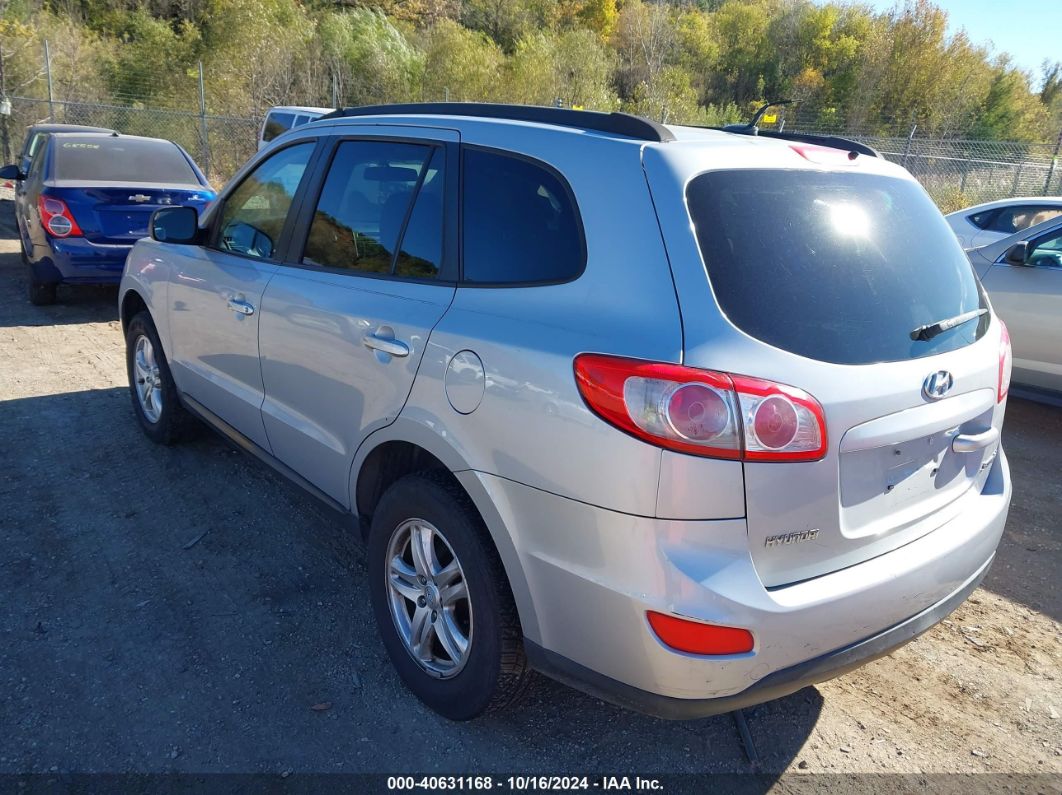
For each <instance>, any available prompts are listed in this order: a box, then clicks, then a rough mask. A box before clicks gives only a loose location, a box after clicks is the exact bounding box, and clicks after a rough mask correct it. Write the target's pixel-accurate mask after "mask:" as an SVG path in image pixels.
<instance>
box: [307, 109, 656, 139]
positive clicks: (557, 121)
mask: <svg viewBox="0 0 1062 795" xmlns="http://www.w3.org/2000/svg"><path fill="white" fill-rule="evenodd" d="M384 115H387V116H396V115H401V116H406V115H411V116H412V115H415V116H422V115H424V116H427V115H432V116H473V117H476V118H489V119H507V120H511V121H528V122H535V123H538V124H553V125H556V126H558V127H574V128H576V129H580V130H593V131H594V132H604V133H611V134H613V135H622V136H626V137H628V138H636V139H638V140H641V141H653V142H655V143H666V142H668V141H674V140H675V136H674V134H673V133H672V132H671V130H669V129H668V128H667V127H665V126H664V125H662V124H658V123H657V122H655V121H652V120H650V119H645V118H642V117H641V116H633V115H631V114H629V113H602V112H600V111H593V110H571V109H569V108H552V107H545V106H541V105H503V104H496V103H490V102H413V103H406V104H398V105H364V106H361V107H354V108H340V109H339V110H336V111H334V112H332V113H329V114H327V115H325V116H322V117H321V119H339V118H348V117H356V116H384Z"/></svg>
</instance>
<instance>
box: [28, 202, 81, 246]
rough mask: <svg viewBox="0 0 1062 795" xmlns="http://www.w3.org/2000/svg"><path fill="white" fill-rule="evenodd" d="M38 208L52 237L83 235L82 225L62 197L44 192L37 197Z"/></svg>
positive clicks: (42, 222) (42, 221)
mask: <svg viewBox="0 0 1062 795" xmlns="http://www.w3.org/2000/svg"><path fill="white" fill-rule="evenodd" d="M37 209H38V210H39V211H40V214H41V224H43V225H44V228H45V230H46V231H47V232H48V234H50V235H51V236H52V237H80V236H81V227H79V226H78V225H77V221H75V220H74V215H73V213H71V212H70V208H69V207H67V206H66V202H64V201H63V200H62V199H56V198H55V197H54V196H46V195H44V194H43V193H42V194H41V195H39V196H38V197H37Z"/></svg>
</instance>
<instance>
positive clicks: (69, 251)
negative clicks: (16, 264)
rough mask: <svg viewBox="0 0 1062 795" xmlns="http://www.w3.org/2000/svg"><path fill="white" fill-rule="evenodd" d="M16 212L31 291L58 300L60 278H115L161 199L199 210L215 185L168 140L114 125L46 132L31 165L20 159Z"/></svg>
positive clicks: (12, 173) (45, 300) (7, 170)
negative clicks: (24, 166) (108, 129)
mask: <svg viewBox="0 0 1062 795" xmlns="http://www.w3.org/2000/svg"><path fill="white" fill-rule="evenodd" d="M0 178H2V179H15V180H18V187H17V188H16V197H15V217H16V220H17V222H18V229H19V236H20V237H21V239H22V255H23V259H24V260H25V261H26V263H27V265H28V266H29V269H30V273H29V299H30V302H31V303H34V304H37V305H44V304H51V303H54V302H55V297H56V287H57V286H58V285H59V284H117V283H118V282H119V280H120V279H121V278H122V268H123V267H124V265H125V257H126V255H127V254H128V253H129V250H130V249H131V248H132V247H133V243H135V242H136V241H137V240H139V239H140V238H142V237H146V236H147V234H148V222H149V221H150V219H151V214H152V213H153V212H154V211H155V210H157V209H159V208H160V207H173V206H177V205H186V206H190V207H195V208H196V210H197V211H199V212H202V211H203V209H204V208H205V207H206V205H207V204H209V203H210V202H211V201H212V200H213V199H214V196H215V194H214V191H213V190H211V188H210V186H209V185H208V183H207V180H206V177H205V176H203V172H202V171H200V170H199V167H198V166H197V165H196V164H195V161H193V160H192V158H191V157H190V156H189V155H188V153H187V152H186V151H184V149H182V148H181V147H180V146H178V145H177V144H175V143H173V142H172V141H166V140H162V139H159V138H141V137H137V136H132V135H119V134H118V133H109V134H108V133H50V134H47V135H46V136H45V137H44V140H43V141H41V143H40V144H39V145H38V146H37V147H36V151H35V152H34V154H33V160H32V162H31V164H30V167H29V172H28V173H25V174H23V173H22V172H21V168H20V167H19V166H17V165H11V166H5V167H4V168H3V169H0Z"/></svg>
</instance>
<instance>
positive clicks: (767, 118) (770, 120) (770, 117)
mask: <svg viewBox="0 0 1062 795" xmlns="http://www.w3.org/2000/svg"><path fill="white" fill-rule="evenodd" d="M776 121H778V114H777V113H764V114H763V123H764V124H774V123H775V122H776Z"/></svg>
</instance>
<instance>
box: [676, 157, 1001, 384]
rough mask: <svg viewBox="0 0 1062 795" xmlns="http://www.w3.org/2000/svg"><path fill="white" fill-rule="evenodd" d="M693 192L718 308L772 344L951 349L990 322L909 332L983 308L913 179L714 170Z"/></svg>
mask: <svg viewBox="0 0 1062 795" xmlns="http://www.w3.org/2000/svg"><path fill="white" fill-rule="evenodd" d="M686 199H687V203H688V206H689V211H690V216H691V218H692V220H693V224H694V228H695V230H696V234H697V243H698V245H699V246H700V250H701V255H702V257H703V258H704V263H705V266H706V267H707V269H708V277H709V279H710V280H711V284H712V289H713V290H714V291H715V295H716V299H717V300H718V301H719V304H720V306H721V307H722V309H723V312H724V313H725V314H726V315H727V317H728V318H729V319H730V321H731V322H732V323H733V324H734V325H736V326H737V327H738V328H740V329H741V330H742V331H744V332H745V333H746V334H749V335H751V336H753V337H755V338H757V339H759V340H762V341H763V342H766V343H769V344H770V345H774V346H775V347H778V348H782V349H783V350H787V351H790V352H792V353H796V354H799V355H801V356H807V357H809V358H812V359H819V360H821V361H827V362H836V363H839V364H869V363H871V362H882V361H899V360H903V359H916V358H919V357H921V356H928V355H930V354H935V353H943V352H945V351H950V350H955V349H956V348H961V347H963V346H965V345H969V344H970V343H971V342H973V341H975V340H977V339H980V337H981V336H982V335H983V334H984V333H985V330H986V329H987V328H988V316H987V315H982V316H981V317H980V318H978V319H974V320H971V321H970V322H968V323H965V324H962V325H960V326H957V327H956V328H952V329H950V330H948V331H944V332H942V333H939V334H937V335H936V336H933V337H932V339H930V340H926V341H916V340H913V339H912V338H911V333H912V332H913V331H914V330H915V329H917V328H919V327H920V326H925V325H929V324H932V323H936V322H938V321H941V320H946V319H949V318H953V317H955V316H957V315H961V314H963V313H966V312H971V311H974V310H977V309H980V308H983V307H985V306H986V302H985V298H984V294H983V292H982V291H981V288H980V285H979V284H978V282H977V278H976V277H975V276H974V272H973V268H972V267H971V265H970V262H969V260H967V258H966V256H965V254H964V253H963V251H962V248H961V247H960V246H959V244H958V242H957V241H956V238H955V235H954V233H953V232H952V231H951V229H950V228H949V227H948V224H947V222H946V221H945V220H944V218H943V216H941V214H940V212H939V211H938V210H937V208H936V206H935V205H934V204H933V202H932V200H931V199H930V198H929V196H928V195H926V193H925V191H923V190H922V188H921V187H919V185H918V184H917V183H915V182H912V181H909V180H904V179H898V178H893V177H882V176H876V175H869V174H850V173H834V172H821V171H796V170H794V171H783V170H769V169H749V170H740V171H713V172H708V173H705V174H701V175H700V176H697V177H695V178H694V179H693V180H691V181H690V183H689V186H688V187H687V189H686Z"/></svg>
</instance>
